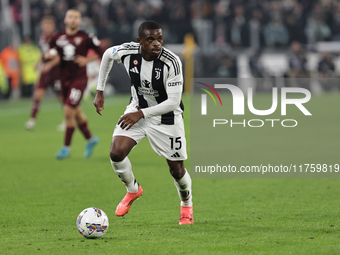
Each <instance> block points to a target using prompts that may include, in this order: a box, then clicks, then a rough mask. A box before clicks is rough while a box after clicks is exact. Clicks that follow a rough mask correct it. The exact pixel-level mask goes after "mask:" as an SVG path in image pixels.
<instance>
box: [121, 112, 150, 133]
mask: <svg viewBox="0 0 340 255" xmlns="http://www.w3.org/2000/svg"><path fill="white" fill-rule="evenodd" d="M143 117H144V114H143V112H142V111H141V110H139V111H137V112H131V113H127V114H125V115H123V116H122V117H120V119H119V121H118V125H120V127H121V128H122V129H124V128H125V129H126V130H129V129H130V128H131V127H132V126H133V125H134V124H136V123H137V122H138V121H139V120H140V119H141V118H143Z"/></svg>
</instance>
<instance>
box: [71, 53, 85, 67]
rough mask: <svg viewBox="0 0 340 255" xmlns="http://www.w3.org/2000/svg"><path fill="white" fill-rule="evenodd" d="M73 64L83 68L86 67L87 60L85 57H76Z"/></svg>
mask: <svg viewBox="0 0 340 255" xmlns="http://www.w3.org/2000/svg"><path fill="white" fill-rule="evenodd" d="M74 62H75V63H77V64H78V66H80V67H83V66H86V65H87V63H88V60H87V57H84V56H80V55H77V56H76V58H75V60H74Z"/></svg>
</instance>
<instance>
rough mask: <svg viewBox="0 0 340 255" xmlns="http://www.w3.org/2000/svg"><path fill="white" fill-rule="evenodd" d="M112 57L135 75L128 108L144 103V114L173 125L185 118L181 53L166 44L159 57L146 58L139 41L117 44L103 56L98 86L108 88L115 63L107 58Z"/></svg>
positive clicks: (162, 122)
mask: <svg viewBox="0 0 340 255" xmlns="http://www.w3.org/2000/svg"><path fill="white" fill-rule="evenodd" d="M112 60H115V61H117V62H118V63H123V65H124V66H125V69H126V71H127V72H128V74H129V76H130V78H131V94H132V97H131V102H130V104H129V106H128V107H127V110H129V109H130V110H131V111H135V110H136V107H140V108H141V109H142V111H143V113H144V117H145V118H149V119H150V121H152V122H153V123H155V124H167V125H172V124H174V123H175V122H176V119H178V118H180V119H181V118H182V112H183V110H184V108H183V104H182V102H181V95H182V90H183V73H182V64H181V61H180V59H179V57H178V56H177V55H175V54H174V53H172V52H171V51H170V50H168V49H166V48H164V47H162V49H161V52H160V53H159V55H158V58H157V59H156V60H152V61H146V60H144V59H143V58H142V55H141V52H140V45H139V43H136V42H130V43H124V44H122V45H119V46H113V47H111V48H109V49H108V50H106V52H105V54H104V56H103V59H102V64H101V68H100V69H101V70H100V73H99V80H98V86H97V89H98V90H104V86H105V83H106V78H107V75H108V72H109V70H110V69H111V67H112V64H111V66H110V63H108V66H107V65H106V64H107V63H105V62H110V61H112ZM103 62H104V63H103ZM112 62H113V61H112ZM107 70H108V71H107Z"/></svg>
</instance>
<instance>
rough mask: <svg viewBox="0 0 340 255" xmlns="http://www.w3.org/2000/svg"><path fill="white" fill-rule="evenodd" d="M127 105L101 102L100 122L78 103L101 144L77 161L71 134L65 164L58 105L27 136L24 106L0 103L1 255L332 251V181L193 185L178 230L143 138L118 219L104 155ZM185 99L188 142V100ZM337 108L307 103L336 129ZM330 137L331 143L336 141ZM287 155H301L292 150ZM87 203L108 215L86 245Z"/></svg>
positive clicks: (159, 161) (327, 99) (49, 102)
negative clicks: (137, 190) (135, 195)
mask: <svg viewBox="0 0 340 255" xmlns="http://www.w3.org/2000/svg"><path fill="white" fill-rule="evenodd" d="M268 97H270V95H268ZM128 100H129V98H128V96H117V97H114V98H109V99H107V102H106V105H105V110H104V111H103V116H99V115H97V113H96V112H95V109H94V107H93V106H92V103H91V102H84V103H83V104H82V106H83V109H84V111H85V113H86V114H87V116H88V119H89V125H90V128H91V129H92V131H93V133H94V134H96V135H98V136H99V138H100V143H99V145H98V147H97V148H96V150H95V153H94V155H93V156H92V157H91V158H90V159H84V158H83V156H82V155H83V152H84V146H85V140H84V139H83V137H82V136H81V134H80V133H79V131H76V133H75V136H74V138H73V141H72V155H71V157H70V158H68V159H67V160H64V161H58V160H56V159H55V158H54V154H55V153H56V152H57V151H58V150H59V149H60V147H61V146H62V140H63V133H59V132H57V131H56V126H57V125H58V124H59V123H60V122H61V120H62V113H61V107H60V105H59V104H58V102H57V101H56V100H54V99H46V100H45V101H44V102H43V103H42V107H41V112H40V114H39V116H38V122H37V126H36V129H35V130H34V131H32V132H30V131H26V130H24V128H23V124H24V122H25V121H26V120H27V119H28V115H29V111H30V106H31V102H30V101H14V102H8V103H4V102H1V104H0V142H1V146H0V216H1V218H0V219H1V221H0V236H1V237H0V254H340V232H339V230H340V227H339V226H340V220H339V216H340V210H339V205H340V185H339V180H338V179H193V201H194V209H195V210H194V215H195V224H194V225H185V226H179V225H178V224H177V222H178V218H179V206H180V203H179V198H178V195H177V191H176V189H175V186H174V183H173V179H172V178H171V176H170V174H169V172H168V169H167V165H166V162H165V160H164V159H163V158H161V157H158V156H157V155H155V154H154V153H153V151H152V149H151V148H150V146H149V144H148V141H147V139H145V140H143V141H142V142H141V143H140V144H139V145H138V146H137V147H136V148H135V149H134V150H133V151H132V153H131V154H130V159H131V162H132V165H133V170H134V173H135V177H136V178H137V181H138V182H139V183H140V184H141V185H142V186H143V189H144V194H143V196H142V197H141V199H139V200H138V201H136V202H135V203H134V204H133V206H132V208H131V210H130V212H129V213H128V214H127V215H126V216H125V217H124V218H118V217H116V216H115V214H114V211H115V208H116V205H117V204H118V203H119V202H120V200H121V199H122V198H123V196H124V195H125V187H124V185H123V184H122V183H121V181H120V180H119V178H117V176H116V175H115V174H114V172H113V170H112V169H111V166H110V162H109V158H108V155H109V147H110V141H111V135H112V131H113V127H114V125H115V123H116V121H117V120H118V117H119V116H120V115H121V114H122V112H123V110H124V108H125V106H126V104H127V103H128ZM184 102H185V105H186V108H187V111H186V112H185V120H186V130H187V138H189V124H190V123H189V98H188V97H187V96H186V97H184ZM313 102H314V103H313ZM338 102H339V94H325V95H322V96H319V97H317V98H316V99H315V100H312V101H311V102H310V104H309V105H310V107H311V108H313V109H315V110H317V109H318V107H326V106H327V105H329V104H331V105H332V106H334V107H329V108H327V109H331V110H332V111H333V112H330V113H329V116H333V117H334V119H335V121H333V122H332V125H334V123H335V124H336V126H335V127H334V128H336V129H337V130H339V124H340V118H339V103H338ZM313 104H315V105H313ZM323 121H326V122H327V120H323ZM324 126H327V123H325V124H324V125H316V126H315V128H317V129H320V130H319V132H320V133H321V134H322V136H316V137H311V139H314V140H315V145H316V146H317V144H318V143H322V141H323V139H325V138H327V139H329V137H328V136H334V134H335V132H328V133H324V132H323V127H324ZM337 134H338V133H337ZM333 141H334V142H337V144H339V135H338V136H335V137H334V138H333ZM230 142H231V143H232V140H231V141H230ZM250 142H251V141H250ZM333 147H334V146H333ZM337 148H339V147H337ZM189 149H190V148H189V146H188V150H189ZM283 149H284V148H283ZM287 149H289V150H296V154H297V155H299V156H300V157H301V158H302V159H303V158H304V157H305V156H306V155H304V153H303V151H299V148H298V147H291V148H287ZM245 150H247V148H245ZM245 153H247V151H245ZM273 157H275V155H273ZM277 157H279V155H277ZM338 163H340V162H338ZM189 165H190V164H189V160H188V161H187V162H186V166H187V167H188V168H189ZM90 206H96V207H99V208H101V209H103V210H104V211H105V212H106V214H107V215H108V217H109V221H110V227H109V229H108V232H107V233H106V235H105V236H104V237H103V238H101V239H97V240H87V239H85V238H83V237H82V236H81V235H80V234H79V233H78V231H77V229H76V218H77V216H78V214H79V213H80V212H81V211H82V210H83V209H84V208H87V207H90Z"/></svg>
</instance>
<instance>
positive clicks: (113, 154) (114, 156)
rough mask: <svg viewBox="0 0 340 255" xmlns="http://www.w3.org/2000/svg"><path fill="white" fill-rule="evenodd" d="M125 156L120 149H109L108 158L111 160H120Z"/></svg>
mask: <svg viewBox="0 0 340 255" xmlns="http://www.w3.org/2000/svg"><path fill="white" fill-rule="evenodd" d="M125 157H126V153H125V152H124V151H123V150H121V149H111V150H110V159H111V160H112V161H113V162H120V161H122V160H123V159H124V158H125Z"/></svg>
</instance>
